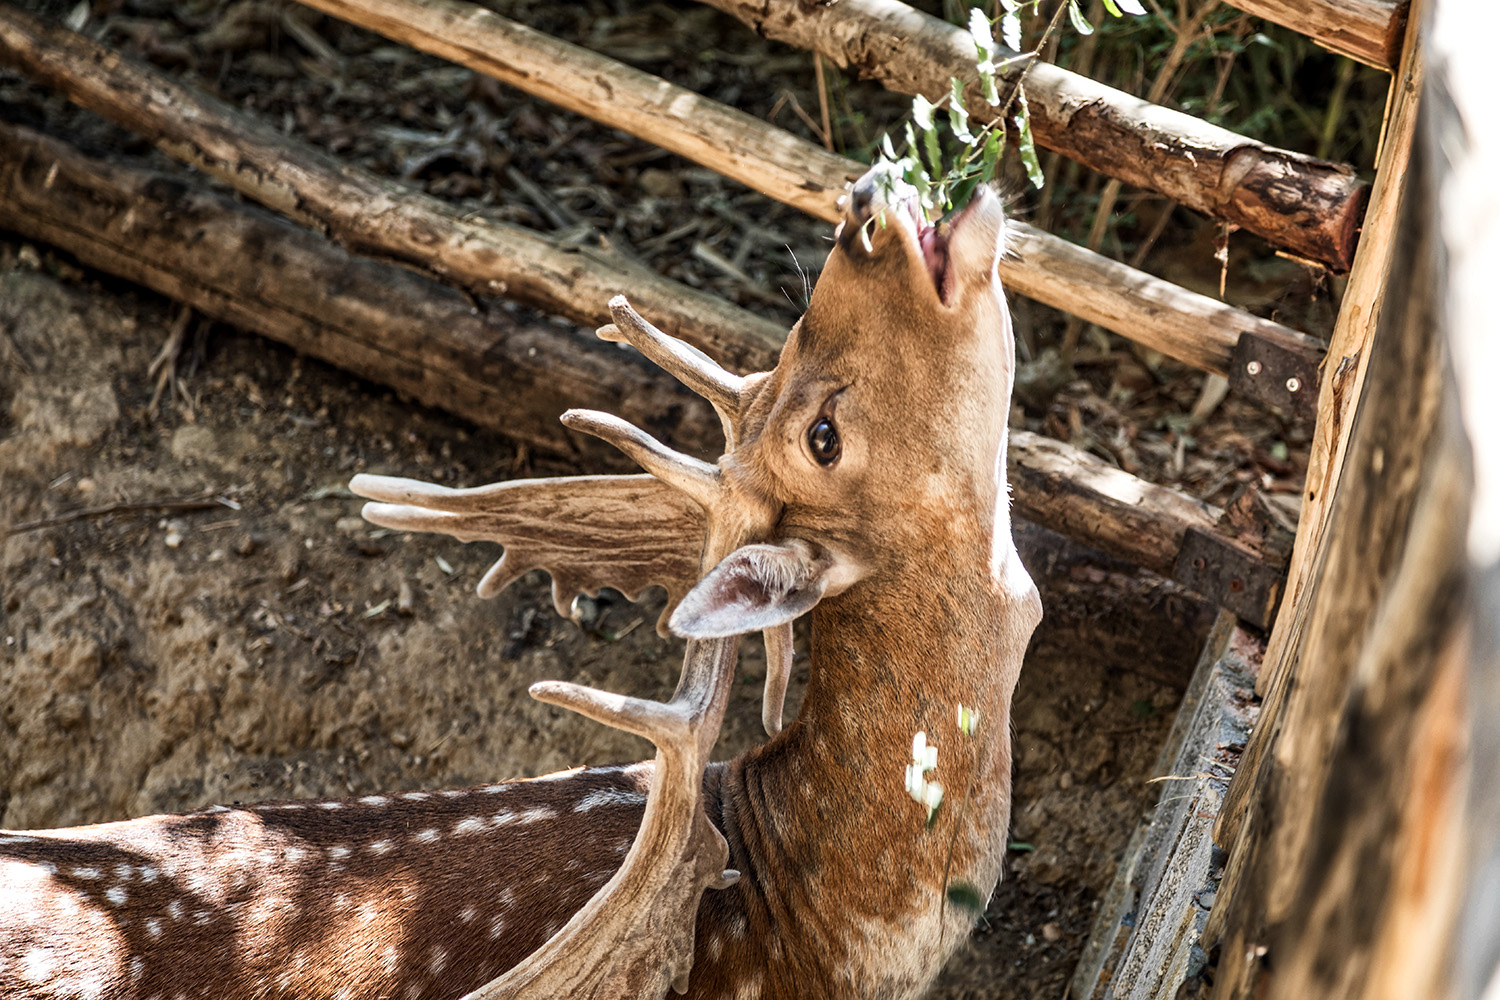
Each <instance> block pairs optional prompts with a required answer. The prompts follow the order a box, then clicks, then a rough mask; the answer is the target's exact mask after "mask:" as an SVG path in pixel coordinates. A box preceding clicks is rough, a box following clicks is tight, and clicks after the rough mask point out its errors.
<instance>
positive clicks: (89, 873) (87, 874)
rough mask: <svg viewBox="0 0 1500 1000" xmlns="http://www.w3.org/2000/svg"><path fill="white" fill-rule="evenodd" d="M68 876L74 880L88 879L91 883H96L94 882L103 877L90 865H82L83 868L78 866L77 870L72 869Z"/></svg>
mask: <svg viewBox="0 0 1500 1000" xmlns="http://www.w3.org/2000/svg"><path fill="white" fill-rule="evenodd" d="M70 874H71V875H72V876H73V877H74V878H85V879H88V880H89V881H91V882H92V881H96V880H98V879H101V878H103V877H104V874H103V873H102V872H101V871H99V869H97V868H94V867H92V866H90V865H84V866H80V867H77V868H73V869H71V870H70Z"/></svg>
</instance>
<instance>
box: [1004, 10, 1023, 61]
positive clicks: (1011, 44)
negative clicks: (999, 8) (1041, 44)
mask: <svg viewBox="0 0 1500 1000" xmlns="http://www.w3.org/2000/svg"><path fill="white" fill-rule="evenodd" d="M1000 44H1001V45H1004V46H1005V47H1006V48H1008V49H1010V50H1012V51H1015V52H1019V51H1020V50H1021V18H1020V15H1018V14H1014V13H1011V14H1006V15H1004V16H1003V17H1001V18H1000Z"/></svg>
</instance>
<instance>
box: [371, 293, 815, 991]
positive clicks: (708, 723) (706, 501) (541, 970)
mask: <svg viewBox="0 0 1500 1000" xmlns="http://www.w3.org/2000/svg"><path fill="white" fill-rule="evenodd" d="M610 311H611V313H612V315H613V316H614V319H615V322H614V323H613V324H610V325H609V326H606V327H604V328H602V329H601V330H600V331H599V335H600V336H601V337H603V338H604V339H606V340H625V341H628V342H629V343H631V344H632V345H634V346H635V347H636V348H638V349H639V350H640V351H641V352H642V353H643V354H645V355H646V356H647V357H648V358H650V359H651V360H652V361H654V362H656V363H657V364H659V365H660V366H661V367H663V368H664V369H666V370H667V371H668V372H670V373H671V374H673V375H674V376H676V377H677V378H678V379H680V380H681V381H682V382H683V383H684V384H686V385H688V386H689V387H690V388H692V389H694V390H696V391H697V392H699V393H700V394H701V395H703V396H704V397H705V398H707V399H708V401H709V402H710V403H712V404H713V406H714V408H715V410H716V411H717V412H718V414H719V418H720V420H721V421H722V422H723V424H724V434H725V438H726V440H727V441H729V442H730V447H731V448H732V447H733V443H734V442H735V441H736V440H737V439H738V430H739V423H740V418H741V413H742V409H743V404H744V400H745V393H744V389H745V386H746V383H747V380H746V379H744V378H741V377H740V376H737V375H734V374H732V373H730V372H728V371H726V370H725V369H723V368H721V367H720V366H719V365H718V364H716V363H715V362H714V361H713V360H711V359H710V358H709V357H708V356H707V355H705V354H703V353H702V352H701V351H699V350H697V349H696V348H694V347H692V346H690V345H688V344H686V343H684V342H683V341H680V340H678V339H676V338H675V337H671V336H669V335H667V334H665V333H663V332H661V331H660V330H658V329H656V328H655V327H653V326H652V325H651V324H649V323H647V322H646V321H645V320H644V319H642V318H641V317H640V316H639V315H638V314H637V313H636V312H635V311H634V310H633V309H631V308H630V305H629V303H628V302H626V300H625V298H624V297H623V296H617V297H616V298H614V299H613V300H611V302H610ZM562 419H563V423H565V424H566V425H567V426H569V427H571V428H574V429H576V430H579V431H583V432H584V433H588V434H592V435H594V436H596V437H599V438H601V439H603V440H605V441H608V442H610V443H612V444H614V445H615V446H616V447H618V448H619V449H620V450H621V451H623V452H624V453H625V454H627V455H629V456H630V457H631V458H633V459H635V460H636V461H637V462H639V463H640V465H641V466H642V467H643V468H645V469H646V470H647V471H648V472H650V473H651V475H650V476H619V477H616V476H586V477H577V478H566V479H548V480H527V481H521V482H514V483H503V484H496V485H492V486H484V487H479V488H477V489H468V490H456V489H447V488H444V487H440V486H433V485H429V484H426V483H420V482H415V481H413V480H407V479H392V478H386V477H380V476H357V477H355V479H354V480H353V482H352V483H351V484H350V487H351V489H353V490H354V492H356V493H358V494H360V495H362V496H365V497H368V498H370V499H372V500H375V501H377V502H375V503H371V504H367V505H366V507H365V516H366V517H367V518H368V519H369V520H371V521H373V522H375V523H377V524H382V525H386V526H389V527H393V528H403V529H408V530H418V531H439V532H444V533H446V534H450V535H453V536H455V537H457V538H460V539H463V540H466V541H467V540H473V539H490V540H494V541H499V542H501V543H502V544H504V545H505V546H506V552H505V555H504V557H503V558H501V560H500V561H499V562H498V563H496V564H495V566H494V567H492V568H491V569H490V571H489V572H488V573H487V574H486V575H485V577H484V580H483V581H482V582H481V584H480V588H479V589H480V593H481V595H484V596H489V595H492V594H495V593H498V592H499V591H500V590H502V589H503V588H504V587H505V586H507V585H508V584H509V583H511V582H512V581H514V580H515V579H516V577H518V576H519V575H521V574H522V573H524V572H526V571H527V570H529V569H533V568H542V569H546V570H547V571H548V572H549V573H551V574H552V578H553V603H554V604H555V605H556V606H557V608H558V610H559V611H560V612H564V613H565V609H566V604H567V602H569V601H571V599H572V596H573V595H574V594H576V593H578V592H593V591H596V590H597V588H598V587H600V586H606V585H607V586H613V587H616V588H617V589H620V590H622V591H623V592H624V593H626V594H627V595H628V596H637V595H638V594H639V592H640V591H641V590H643V589H644V588H645V587H646V586H648V585H649V584H652V583H659V584H662V585H664V586H666V587H667V591H668V594H669V596H670V598H671V601H670V603H669V607H668V609H667V613H670V612H671V610H672V609H673V607H675V605H676V604H677V603H678V601H679V600H680V599H681V597H682V595H683V593H684V592H685V591H686V590H687V589H688V587H690V586H691V585H692V584H694V583H695V582H696V581H697V580H698V578H699V577H700V576H701V575H702V574H703V573H704V572H706V571H707V570H708V569H710V568H712V567H714V566H716V565H718V564H719V562H720V561H721V560H723V559H724V557H725V556H727V555H728V554H729V553H730V552H732V551H734V549H736V548H737V547H739V546H740V545H741V544H742V543H744V542H745V541H746V540H747V539H749V538H750V536H752V535H754V534H757V533H765V532H768V531H769V529H770V528H771V521H772V518H771V516H770V511H769V510H762V509H760V506H759V505H758V504H757V503H756V502H755V501H754V500H752V499H749V498H747V497H745V496H743V495H739V494H731V491H729V490H728V489H726V487H725V485H724V481H723V479H722V477H721V475H720V472H719V469H718V468H717V467H716V466H713V465H710V464H708V463H707V462H703V461H700V460H698V459H696V458H693V457H691V456H688V455H684V454H682V453H680V452H677V451H674V450H673V449H671V448H669V447H667V446H666V445H664V444H662V443H661V442H660V441H658V440H656V439H655V438H654V437H652V436H651V435H650V434H647V433H646V432H645V431H642V430H640V429H639V428H637V427H635V426H633V425H631V424H629V423H627V422H625V421H623V420H621V419H620V418H618V417H615V416H611V415H610V414H606V413H598V412H595V411H588V410H571V411H569V412H568V413H566V414H564V416H563V418H562ZM662 621H663V622H665V621H666V615H665V614H664V616H663V619H662ZM658 627H660V623H659V625H658ZM790 640H791V633H790V626H779V627H777V628H774V629H768V630H767V631H766V648H767V660H768V669H767V696H766V698H767V700H766V706H765V710H764V713H763V715H764V719H765V722H766V725H767V728H768V730H770V731H774V730H775V729H779V728H780V720H781V702H782V698H783V696H784V695H785V690H786V676H787V673H788V668H789V665H790V662H791V642H790ZM738 643H739V640H738V637H737V636H731V637H728V638H722V639H705V640H695V641H690V642H689V643H688V648H687V655H686V657H685V660H684V663H683V670H682V676H681V679H680V680H679V682H678V686H677V691H676V693H675V694H674V695H673V697H672V699H671V700H670V701H668V702H666V703H661V702H656V701H651V700H647V699H640V698H631V697H627V696H624V695H618V694H612V693H609V692H605V691H599V690H597V689H594V688H589V687H584V686H581V685H577V684H571V683H567V682H563V681H543V682H540V683H537V684H534V685H533V686H532V688H531V694H532V696H533V697H534V698H537V699H538V700H540V701H544V702H548V703H550V704H555V705H560V706H562V707H564V708H568V709H571V710H572V711H575V712H578V713H579V714H581V715H586V716H588V717H589V718H591V719H594V720H596V721H598V722H602V723H604V724H605V725H609V726H613V727H615V728H617V729H623V730H625V731H627V732H631V733H635V734H637V735H639V736H643V737H645V738H646V739H649V740H651V742H652V743H654V744H655V745H656V748H657V756H656V770H655V773H654V776H653V779H652V784H651V792H650V795H649V797H648V799H647V803H646V811H645V815H644V817H643V818H642V821H641V827H640V830H639V832H638V833H637V835H636V839H635V843H634V844H633V845H632V847H631V849H630V852H629V853H628V854H627V855H626V857H625V861H624V863H623V864H622V866H621V867H620V869H619V870H618V871H617V872H616V873H615V876H614V877H613V878H612V879H611V880H610V881H609V882H608V883H606V884H605V886H604V887H603V888H602V889H601V890H600V891H599V892H598V893H597V894H595V896H594V897H593V899H591V900H590V901H589V902H588V903H587V904H586V905H585V906H584V907H583V908H582V909H581V910H579V911H578V912H577V913H576V914H574V916H573V918H572V919H571V920H569V921H568V923H567V924H566V925H565V926H564V927H563V928H562V929H561V930H560V931H558V932H557V933H556V934H554V935H553V936H552V937H551V938H550V939H549V940H548V941H547V942H546V943H545V944H544V945H542V947H541V948H539V949H537V951H535V952H533V953H532V954H531V955H529V956H527V958H526V959H524V960H523V961H522V962H521V963H520V964H519V965H517V966H515V967H514V968H512V969H511V970H509V971H508V972H507V973H506V974H505V975H503V976H501V977H500V978H498V979H496V980H494V981H492V982H490V983H488V984H486V985H485V986H483V987H481V988H480V989H478V990H476V991H474V992H473V993H471V994H470V995H469V998H468V1000H495V998H500V997H507V998H511V997H527V998H532V997H535V998H541V997H547V998H551V997H557V996H572V995H588V996H599V997H621V998H624V997H640V996H657V995H660V994H662V993H664V992H665V989H666V987H667V986H668V985H671V986H672V987H673V988H674V989H676V990H677V991H678V992H683V991H685V990H686V988H687V980H688V974H689V972H690V971H691V969H692V961H693V958H692V956H693V933H694V922H695V919H696V915H697V910H698V900H699V898H700V897H701V896H702V894H703V892H704V890H705V889H708V888H723V887H725V886H728V885H732V884H733V883H734V881H735V880H736V879H738V877H739V873H738V872H735V871H732V870H726V869H725V867H724V866H725V864H726V863H727V861H728V857H729V848H728V845H727V844H726V843H725V841H724V838H723V836H722V835H721V834H720V833H719V831H718V830H717V829H715V828H714V825H713V823H712V822H710V821H709V819H708V816H707V814H706V813H705V812H704V808H703V801H702V797H703V793H702V781H703V774H704V770H705V768H706V767H707V765H708V759H709V754H710V752H711V751H712V749H713V746H714V743H715V741H716V740H717V739H718V733H719V728H720V725H721V724H722V722H723V718H724V710H725V707H726V705H727V703H728V700H729V691H730V687H731V684H732V681H733V676H734V665H735V662H736V652H737V649H738ZM773 702H774V705H773Z"/></svg>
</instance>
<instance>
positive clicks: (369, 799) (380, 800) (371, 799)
mask: <svg viewBox="0 0 1500 1000" xmlns="http://www.w3.org/2000/svg"><path fill="white" fill-rule="evenodd" d="M359 801H361V802H363V803H364V804H365V805H367V806H388V805H390V804H391V800H390V799H388V798H386V797H385V796H384V795H366V796H365V797H364V798H362V799H360V800H359Z"/></svg>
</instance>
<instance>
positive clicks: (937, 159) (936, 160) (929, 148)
mask: <svg viewBox="0 0 1500 1000" xmlns="http://www.w3.org/2000/svg"><path fill="white" fill-rule="evenodd" d="M922 151H923V152H924V153H926V154H927V166H928V167H929V168H930V169H931V170H932V176H933V177H942V176H943V149H942V147H941V146H939V145H938V134H937V129H935V128H933V127H932V126H931V125H929V126H928V127H927V128H925V129H923V130H922Z"/></svg>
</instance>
